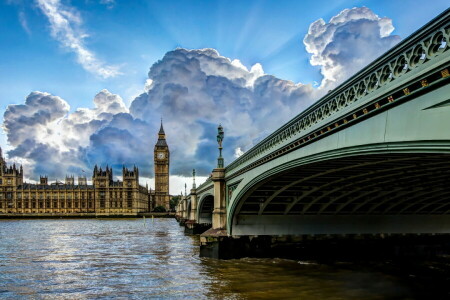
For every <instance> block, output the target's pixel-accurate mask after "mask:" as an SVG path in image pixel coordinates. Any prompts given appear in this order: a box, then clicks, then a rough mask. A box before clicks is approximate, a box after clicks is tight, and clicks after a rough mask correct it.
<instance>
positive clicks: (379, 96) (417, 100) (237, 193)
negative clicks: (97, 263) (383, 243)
mask: <svg viewBox="0 0 450 300" xmlns="http://www.w3.org/2000/svg"><path fill="white" fill-rule="evenodd" d="M449 43H450V10H446V11H445V12H443V13H442V14H441V15H439V16H437V17H436V18H435V19H433V20H432V21H430V22H429V23H428V24H426V25H425V26H423V27H422V28H420V29H419V30H418V31H416V32H415V33H413V34H412V35H411V36H409V37H408V38H406V39H405V40H403V41H402V42H400V43H399V44H398V45H397V46H395V47H394V48H393V49H391V50H389V51H388V52H387V53H385V54H383V55H382V56H381V57H379V58H378V59H377V60H375V61H374V62H372V63H371V64H370V65H368V66H367V67H366V68H364V69H363V70H361V71H360V72H358V73H357V74H355V75H354V76H353V77H351V78H350V79H348V80H347V81H346V82H344V83H343V84H341V85H340V86H339V87H337V88H335V89H334V90H332V91H330V92H328V94H327V95H325V96H324V97H322V98H321V99H319V100H318V101H317V102H316V103H314V104H313V105H312V106H310V107H309V108H308V109H306V110H305V111H303V112H301V113H300V114H299V115H297V116H296V117H294V118H293V119H292V120H290V121H289V122H287V123H286V124H284V125H283V126H282V127H280V128H279V129H278V130H276V131H275V132H273V133H272V134H270V135H269V136H268V137H266V138H265V139H264V140H262V141H261V142H259V143H258V144H257V145H255V146H254V147H253V148H251V149H250V150H248V151H247V152H245V153H244V154H243V155H242V156H240V157H239V158H238V159H236V160H235V161H233V162H232V163H230V164H229V165H227V166H226V167H224V166H223V165H221V162H223V161H221V157H220V158H219V162H218V167H217V168H215V169H214V170H213V171H212V176H211V177H210V178H209V179H208V180H207V181H206V182H204V183H203V184H201V185H200V186H198V187H195V185H194V186H193V189H191V191H190V194H189V195H187V196H185V197H184V198H183V199H182V201H180V203H179V205H178V207H177V217H178V218H179V219H180V220H181V221H182V223H183V224H185V226H186V228H187V229H186V230H187V231H189V232H192V233H200V232H201V231H204V230H205V229H207V228H208V227H211V228H210V229H209V230H207V231H206V232H203V234H202V235H201V247H202V249H203V250H202V253H203V255H206V256H213V257H225V256H226V255H225V254H224V251H229V249H231V248H232V247H231V246H230V245H234V246H233V247H235V248H236V245H238V243H237V242H236V241H244V240H245V241H247V243H251V240H252V239H254V238H257V237H265V238H264V241H267V237H270V240H271V241H272V242H273V241H274V239H275V240H277V239H278V240H283V239H284V240H295V239H305V238H306V237H314V236H315V237H317V236H322V235H323V236H348V235H358V236H359V235H372V236H373V235H375V236H377V235H378V236H384V235H391V234H393V235H395V234H400V235H408V234H416V235H417V234H422V235H423V234H434V235H435V234H448V233H450V86H449V84H448V83H449V81H450V74H449V70H450V66H449V65H450V55H449V53H450V51H449ZM239 243H240V242H239ZM264 243H265V242H264ZM227 245H228V246H227ZM239 245H241V244H239ZM238 248H239V247H238ZM226 249H228V250H226Z"/></svg>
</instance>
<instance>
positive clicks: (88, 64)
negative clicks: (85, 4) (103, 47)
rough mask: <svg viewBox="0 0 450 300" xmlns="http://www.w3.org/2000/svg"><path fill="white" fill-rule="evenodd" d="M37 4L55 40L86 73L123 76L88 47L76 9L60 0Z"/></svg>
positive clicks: (40, 1)
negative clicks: (70, 52) (73, 55)
mask: <svg viewBox="0 0 450 300" xmlns="http://www.w3.org/2000/svg"><path fill="white" fill-rule="evenodd" d="M36 3H37V6H38V8H39V9H40V10H41V11H42V13H43V14H44V15H45V16H46V17H47V19H48V21H49V22H50V29H51V34H52V36H53V38H55V39H56V40H57V41H58V42H59V43H60V44H61V46H63V47H64V48H66V49H68V50H70V51H72V52H74V53H75V54H76V56H77V61H78V63H79V64H80V65H81V66H82V67H83V68H84V69H85V70H86V71H88V72H91V73H93V74H95V75H97V76H100V77H102V78H109V77H115V76H117V75H119V74H121V73H120V71H119V68H118V67H117V66H111V65H106V64H105V63H103V62H102V61H100V60H99V59H98V58H97V56H96V55H95V53H94V52H92V51H91V50H89V49H88V48H87V47H86V45H85V43H84V40H85V38H86V37H87V36H88V34H87V33H86V32H84V31H83V30H82V29H81V25H82V23H83V22H82V19H81V16H80V14H79V13H78V11H77V10H76V9H75V8H73V7H70V6H67V5H63V4H61V2H60V0H36Z"/></svg>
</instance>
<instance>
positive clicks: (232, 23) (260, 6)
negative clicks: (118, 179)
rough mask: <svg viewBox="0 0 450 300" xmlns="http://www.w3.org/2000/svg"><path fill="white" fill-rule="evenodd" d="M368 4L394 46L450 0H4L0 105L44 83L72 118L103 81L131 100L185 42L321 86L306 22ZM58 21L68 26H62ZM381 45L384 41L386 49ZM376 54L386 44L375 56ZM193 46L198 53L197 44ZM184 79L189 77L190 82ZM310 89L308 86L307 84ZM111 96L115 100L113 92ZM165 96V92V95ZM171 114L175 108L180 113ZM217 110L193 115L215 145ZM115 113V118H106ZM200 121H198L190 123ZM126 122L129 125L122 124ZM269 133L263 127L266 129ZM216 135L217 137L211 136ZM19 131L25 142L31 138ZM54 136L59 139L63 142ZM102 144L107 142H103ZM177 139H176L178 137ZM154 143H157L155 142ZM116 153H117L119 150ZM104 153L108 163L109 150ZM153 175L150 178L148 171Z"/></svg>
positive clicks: (159, 111)
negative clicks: (211, 115)
mask: <svg viewBox="0 0 450 300" xmlns="http://www.w3.org/2000/svg"><path fill="white" fill-rule="evenodd" d="M46 5H47V8H51V9H54V8H56V9H57V10H58V9H59V11H57V13H61V12H62V15H63V16H65V17H67V20H69V22H70V24H69V27H70V32H68V31H67V28H66V29H63V32H61V31H60V32H59V33H55V32H54V30H55V23H52V21H51V16H50V15H51V13H49V11H47V13H46V12H45V8H44V7H46ZM362 6H365V7H367V8H368V9H370V11H371V12H373V14H376V15H378V16H379V17H380V18H388V19H389V20H391V22H392V26H393V29H394V28H395V29H394V30H393V31H392V32H389V35H390V36H392V40H391V41H386V43H385V44H386V45H387V42H389V43H388V44H389V45H394V44H395V43H396V42H398V40H399V39H402V38H405V37H407V36H408V35H409V34H411V33H412V32H414V31H415V30H417V29H418V28H419V27H421V26H422V25H424V24H425V23H427V22H428V21H430V20H431V19H432V18H433V17H435V16H436V15H438V14H439V13H441V12H442V11H444V10H445V9H446V8H448V1H443V0H435V1H432V2H429V3H426V2H423V1H412V0H409V1H408V0H406V1H392V0H391V1H380V0H378V1H320V0H315V1H140V0H135V1H121V0H115V1H112V0H84V1H81V0H80V1H66V0H35V1H32V0H6V1H2V2H0V45H1V47H0V57H1V59H0V107H1V109H2V113H3V111H5V109H6V108H7V106H8V105H10V104H23V103H24V102H25V99H26V98H27V96H28V95H29V94H30V93H31V92H33V91H40V92H46V93H49V94H51V95H52V96H58V97H60V98H61V99H63V100H64V101H65V102H66V103H67V104H68V105H69V106H70V109H68V111H67V112H66V111H64V113H65V114H66V117H67V116H68V115H69V114H70V113H73V112H75V111H76V110H77V109H79V108H93V107H94V103H93V99H94V97H95V96H96V95H97V94H98V93H99V92H100V91H101V90H103V89H107V90H108V91H109V92H110V93H112V94H114V95H118V96H120V97H121V98H122V101H123V103H124V105H125V106H126V108H127V109H128V108H129V107H130V105H131V104H132V102H133V101H135V98H136V97H137V96H139V95H140V94H142V93H143V92H144V85H145V82H146V80H147V79H149V76H148V72H149V69H150V67H151V66H152V65H153V64H155V63H156V62H158V61H159V60H163V63H162V64H163V65H164V64H165V61H166V60H165V59H163V58H167V61H169V59H168V57H167V56H165V55H166V53H168V52H170V51H172V50H174V49H176V48H178V47H180V48H185V49H202V48H213V49H216V50H217V51H218V53H220V56H222V57H225V58H229V59H230V60H234V59H238V60H239V61H240V62H241V63H242V64H243V65H244V66H245V67H246V68H247V69H248V70H250V68H251V67H252V66H253V65H255V64H257V63H259V64H261V66H262V69H263V72H264V74H268V75H274V76H275V77H276V78H278V79H281V80H289V81H293V82H294V83H302V84H311V85H310V86H309V88H311V87H313V88H316V87H317V86H318V85H320V84H321V81H322V80H323V79H324V75H323V68H322V67H321V66H320V65H319V66H313V65H312V64H311V62H310V57H311V54H310V53H308V52H307V51H306V49H305V45H304V43H303V39H304V37H305V35H306V34H307V33H308V28H309V26H310V25H311V24H312V23H313V22H315V21H316V20H318V19H321V18H322V19H323V20H324V21H325V23H327V22H329V20H330V19H331V18H332V17H333V16H336V15H338V14H339V13H340V12H341V11H343V10H344V9H351V8H353V7H362ZM53 13H55V11H53ZM68 14H70V15H68ZM380 24H381V23H380ZM59 29H60V30H61V28H59ZM64 30H65V31H64ZM68 35H71V38H73V40H71V41H68ZM394 36H395V37H394ZM395 39H396V40H395ZM394 40H395V41H394ZM74 42H75V43H77V42H78V43H79V44H78V46H81V47H82V50H83V51H88V52H89V54H90V55H91V58H92V57H93V59H94V64H93V66H92V65H91V66H90V67H89V66H86V64H85V65H83V63H81V62H80V59H79V55H80V54H79V53H77V52H76V51H75V50H74V49H73V48H72V49H70V46H68V45H69V43H72V45H73V43H74ZM342 47H345V45H343V46H342ZM367 47H370V45H367ZM386 47H387V46H386ZM383 50H387V48H386V49H383ZM177 54H180V53H177ZM379 54H381V53H375V54H374V55H379ZM183 55H185V54H183ZM192 55H194V54H186V55H185V56H183V59H185V58H186V57H191V56H192ZM195 55H199V53H196V54H195ZM355 55H357V54H355ZM85 58H86V57H85ZM101 68H106V69H108V68H110V69H109V70H113V72H112V73H111V74H112V75H111V76H109V75H108V76H105V75H104V73H102V72H101V71H99V69H101ZM160 69H163V68H160ZM321 71H322V74H321ZM229 75H230V74H228V73H227V74H226V75H223V74H222V75H220V76H222V77H226V78H228V77H227V76H229ZM152 76H153V77H152V78H151V79H152V80H153V81H154V82H156V81H155V80H156V79H155V78H160V77H158V76H159V73H157V70H156V68H155V71H154V72H153V75H152ZM230 76H231V77H233V76H234V75H230ZM160 80H163V79H160ZM249 80H250V81H249V82H250V83H248V84H252V82H253V79H249ZM158 82H159V81H158ZM337 83H339V79H338V80H336V84H337ZM186 84H187V85H188V86H189V84H188V83H186ZM248 84H247V85H248ZM305 88H306V87H305ZM154 89H155V91H154V94H155V95H156V94H157V93H156V92H157V91H156V88H155V87H154ZM303 93H306V92H305V91H303ZM319 94H320V93H319ZM149 95H150V94H149ZM171 95H173V93H172V94H171ZM166 96H167V95H166ZM105 97H106V96H105ZM111 97H112V98H111ZM111 97H110V98H108V99H113V98H114V97H113V96H111ZM152 97H156V96H152ZM161 97H162V96H161ZM167 97H169V96H167ZM167 97H166V98H164V97H163V98H161V99H167ZM170 97H172V96H170ZM170 97H169V98H170ZM106 98H107V97H106ZM106 98H105V99H106ZM141 98H142V97H141ZM114 99H115V98H114ZM146 99H147V98H146ZM149 99H150V100H149ZM186 99H188V98H186ZM189 99H191V98H189ZM94 101H95V100H94ZM114 101H116V100H114ZM117 101H119V100H117ZM143 101H144V100H142V99H141V101H140V102H139V103H141V104H142V103H143ZM145 101H147V102H148V103H156V102H155V101H157V100H154V98H151V97H150V96H148V99H147V100H145ZM145 101H144V102H145ZM152 101H153V102H152ZM168 101H169V102H166V104H167V103H172V104H170V105H179V102H174V101H175V100H174V98H170V100H168ZM189 101H191V102H189ZM192 101H194V100H192V99H191V100H186V101H185V102H183V103H184V104H185V105H186V106H183V107H184V109H185V110H186V114H187V115H189V105H192V106H193V105H195V103H194V102H192ZM221 101H225V100H223V99H222V100H221ZM241 102H242V101H241ZM137 103H138V102H136V104H135V109H134V113H133V110H132V112H131V115H132V118H136V119H143V120H144V121H145V122H147V123H148V124H149V125H148V126H149V127H148V128H149V130H154V129H155V128H157V126H158V123H159V121H158V120H159V117H158V116H161V115H162V116H163V117H164V118H165V119H167V120H168V124H167V126H168V127H169V128H168V131H169V132H171V128H173V131H174V132H175V131H176V128H177V126H176V123H175V121H176V119H178V120H180V119H181V118H182V116H181V117H179V116H178V117H177V118H175V117H174V118H172V117H171V116H170V113H168V111H169V112H170V105H169V104H168V105H169V108H167V107H166V106H167V105H166V106H165V105H163V104H158V105H159V106H157V107H156V106H155V114H154V115H152V112H149V113H148V115H152V118H150V117H149V118H146V117H145V116H142V115H139V111H140V108H139V109H137V107H138V105H137ZM305 103H306V102H305ZM202 105H204V104H202ZM230 107H231V106H230ZM164 109H166V110H164ZM142 111H145V109H142ZM120 112H122V113H128V112H127V111H126V109H125V110H119V111H114V114H115V113H120ZM173 115H174V116H175V113H174V114H173ZM197 117H198V116H197ZM197 117H196V118H197ZM290 117H292V115H289V113H287V114H286V115H285V116H284V118H281V119H280V120H278V121H277V122H274V123H273V124H272V125H271V126H268V127H267V128H264V129H261V128H259V127H258V126H256V125H255V124H254V123H249V124H251V125H250V126H254V127H255V128H257V129H258V130H259V132H262V131H271V130H273V129H276V127H277V126H278V125H281V124H282V123H283V122H284V121H287V120H288V119H289V118H290ZM217 119H218V120H214V119H208V118H207V117H205V116H202V117H198V118H197V119H196V122H194V123H195V126H197V127H195V128H197V129H198V128H201V129H200V131H201V132H200V133H198V135H197V140H196V141H197V142H198V143H197V145H198V144H199V143H200V142H201V143H206V144H210V147H213V146H212V143H211V141H209V140H208V138H205V136H206V135H205V134H206V133H205V130H206V128H213V126H212V125H211V124H215V123H219V122H224V123H225V124H226V122H227V120H220V117H219V116H218V117H217ZM244 119H245V118H244ZM109 121H110V119H108V122H109ZM117 122H118V121H117ZM123 122H125V121H122V123H120V124H121V125H120V126H125V125H123V124H125V123H123ZM129 122H132V121H129ZM133 122H134V121H133ZM171 122H172V123H173V124H172V123H171ZM180 122H181V120H180ZM243 122H244V121H243ZM194 123H193V124H194ZM48 124H50V123H48ZM48 124H47V125H48ZM52 124H53V123H52ZM105 124H106V123H105ZM108 124H109V123H108ZM127 124H128V123H127ZM130 124H131V123H130ZM133 124H135V123H133ZM205 124H206V125H205ZM52 126H53V125H52ZM102 126H106V125H102ZM126 126H128V125H126ZM130 126H135V125H130ZM139 126H140V125H139ZM198 126H201V127H198ZM230 127H231V126H230ZM8 128H10V127H8ZM11 128H12V127H11ZM11 128H10V129H9V130H10V131H11V130H12V129H11ZM102 128H104V127H95V130H96V131H95V132H94V134H95V133H97V134H98V130H100V129H102ZM195 128H194V127H193V128H192V130H194V129H195ZM226 129H227V128H226ZM93 130H94V129H93ZM121 130H125V129H124V128H122V127H121ZM229 130H230V129H229ZM131 131H132V130H131ZM267 133H268V132H265V134H267ZM79 134H80V135H83V134H86V135H87V134H93V132H92V131H90V132H89V133H87V132H80V133H79ZM245 134H247V133H242V135H241V136H239V133H237V130H233V128H231V135H230V140H229V141H231V140H232V141H233V142H236V143H237V144H236V145H234V144H233V145H230V152H229V157H228V160H231V159H233V152H235V151H234V150H236V149H237V148H242V149H241V150H244V151H245V150H246V149H244V148H245V147H246V146H247V145H244V144H243V142H242V140H244V139H245ZM248 134H252V135H251V137H248V140H252V139H255V138H256V139H258V138H261V136H258V133H255V132H252V133H248ZM116 135H117V133H116ZM263 135H264V134H262V136H263ZM92 136H94V135H92ZM92 136H90V137H89V138H88V139H87V141H86V143H89V145H90V147H93V146H92V145H93V144H95V141H96V140H95V136H94V137H92ZM97 136H98V135H97ZM144 136H145V135H144ZM155 138H156V132H148V139H149V140H151V143H150V144H153V142H154V139H155ZM212 139H214V135H213V136H212ZM18 140H22V141H24V140H25V139H24V138H22V139H18ZM11 141H12V140H8V139H7V137H6V136H5V134H3V135H2V138H1V139H0V146H2V147H3V148H6V149H8V150H17V148H18V144H17V143H16V144H14V143H11ZM65 143H66V142H65ZM80 143H81V142H80ZM172 143H173V142H172ZM35 144H36V143H35ZM56 144H58V143H55V145H56ZM150 144H149V145H150ZM188 144H189V143H188V142H186V143H185V144H184V145H183V147H184V148H183V149H184V150H183V151H185V150H186V147H193V148H192V149H190V150H189V151H190V153H192V155H191V156H187V157H186V156H180V157H179V158H180V159H183V160H184V161H185V162H190V163H191V164H194V163H195V155H200V154H201V151H200V149H197V148H195V146H193V145H188ZM55 145H53V147H56V146H55ZM64 147H65V149H66V150H67V151H69V150H70V149H71V148H70V147H69V146H68V145H67V143H66V145H65V146H64ZM86 147H87V146H86ZM102 147H103V148H102V149H104V145H103V146H102ZM174 147H175V148H176V146H175V145H174ZM181 148H182V147H181V146H180V148H179V149H178V153H181ZM68 149H69V150H68ZM149 150H150V151H152V149H149ZM67 151H66V152H67ZM99 151H100V150H99ZM102 151H103V150H102ZM176 151H177V150H176ZM176 151H175V152H176ZM189 151H187V152H189ZM85 152H86V151H85ZM85 152H83V153H85ZM185 152H186V151H185ZM176 153H177V152H176ZM80 155H81V154H80ZM10 156H11V158H13V159H15V160H18V161H20V158H23V159H25V161H28V164H29V166H30V167H32V168H34V170H35V172H37V171H38V170H39V171H43V172H52V171H51V170H46V169H45V168H43V167H42V166H39V162H38V161H37V160H36V159H34V158H33V156H32V155H31V154H30V153H28V154H26V153H24V152H23V151H22V152H20V151H16V152H15V156H14V155H10ZM112 156H113V157H114V155H112ZM61 157H63V158H64V157H65V156H64V155H62V156H61ZM89 157H91V160H89V161H88V160H85V159H83V158H80V156H79V155H77V159H79V160H80V162H79V164H78V165H79V167H80V168H81V167H84V168H89V167H91V166H90V164H91V163H92V161H93V159H92V157H97V156H96V155H94V154H92V153H91V156H89ZM175 157H176V156H175ZM99 160H100V162H102V159H99ZM126 162H128V161H126ZM117 163H118V164H119V163H120V162H117ZM205 168H206V167H205ZM182 169H183V170H184V169H192V167H191V166H189V167H186V168H184V167H181V166H180V167H179V168H178V169H177V167H175V168H174V171H175V173H177V172H178V173H179V174H180V175H183V174H185V171H183V170H182ZM68 170H69V172H70V171H71V170H72V171H73V170H75V171H76V170H77V167H76V166H74V165H72V166H70V167H68ZM177 170H178V171H177ZM66 171H67V170H66ZM75 171H74V172H75ZM203 173H204V172H203ZM31 175H32V176H35V174H34V173H33V174H31V173H30V176H31ZM149 176H150V177H151V174H149Z"/></svg>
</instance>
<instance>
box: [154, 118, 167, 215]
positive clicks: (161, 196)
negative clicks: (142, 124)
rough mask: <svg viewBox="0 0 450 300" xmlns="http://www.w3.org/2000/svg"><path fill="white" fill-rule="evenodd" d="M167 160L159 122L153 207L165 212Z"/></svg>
mask: <svg viewBox="0 0 450 300" xmlns="http://www.w3.org/2000/svg"><path fill="white" fill-rule="evenodd" d="M169 158H170V152H169V146H168V145H167V142H166V134H165V133H164V128H163V124H162V120H161V128H160V129H159V133H158V141H157V142H156V145H155V150H154V158H153V159H154V163H155V207H156V206H163V207H164V208H165V209H166V210H169V209H170V205H169V200H170V199H169V198H170V196H169Z"/></svg>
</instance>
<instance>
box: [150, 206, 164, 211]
mask: <svg viewBox="0 0 450 300" xmlns="http://www.w3.org/2000/svg"><path fill="white" fill-rule="evenodd" d="M153 211H154V212H166V208H165V207H164V206H161V205H160V206H157V207H155V209H154V210H153Z"/></svg>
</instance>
